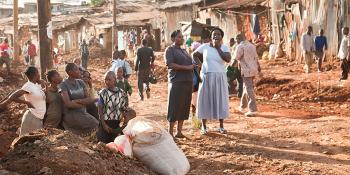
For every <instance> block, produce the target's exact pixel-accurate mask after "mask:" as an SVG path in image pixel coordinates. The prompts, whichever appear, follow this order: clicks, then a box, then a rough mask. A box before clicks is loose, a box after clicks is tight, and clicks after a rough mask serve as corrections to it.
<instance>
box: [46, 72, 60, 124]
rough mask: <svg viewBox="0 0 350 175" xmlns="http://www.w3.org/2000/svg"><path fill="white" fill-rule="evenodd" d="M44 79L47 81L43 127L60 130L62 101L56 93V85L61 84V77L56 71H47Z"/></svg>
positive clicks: (57, 92)
mask: <svg viewBox="0 0 350 175" xmlns="http://www.w3.org/2000/svg"><path fill="white" fill-rule="evenodd" d="M46 79H47V80H48V81H49V83H50V84H49V86H48V87H47V95H46V108H47V111H46V116H45V119H44V127H50V128H59V129H61V128H62V126H61V124H62V123H61V122H62V119H63V100H62V97H61V94H60V93H59V91H58V85H59V84H60V83H61V82H62V77H61V75H60V74H59V73H58V72H57V70H49V71H48V72H47V73H46Z"/></svg>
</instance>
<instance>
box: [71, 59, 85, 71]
mask: <svg viewBox="0 0 350 175" xmlns="http://www.w3.org/2000/svg"><path fill="white" fill-rule="evenodd" d="M73 63H75V64H76V65H77V66H78V67H79V70H80V72H81V73H82V72H83V71H85V69H84V68H83V66H81V59H79V58H76V59H74V60H73Z"/></svg>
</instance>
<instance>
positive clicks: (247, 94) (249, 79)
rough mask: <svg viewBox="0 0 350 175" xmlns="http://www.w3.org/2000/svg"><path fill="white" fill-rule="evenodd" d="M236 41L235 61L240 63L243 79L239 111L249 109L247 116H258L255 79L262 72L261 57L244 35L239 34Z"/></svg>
mask: <svg viewBox="0 0 350 175" xmlns="http://www.w3.org/2000/svg"><path fill="white" fill-rule="evenodd" d="M236 40H237V43H239V44H238V45H237V49H236V52H235V57H236V58H235V59H236V60H238V62H239V65H240V67H241V74H242V79H243V94H242V98H241V103H240V107H239V110H240V111H241V112H243V110H244V109H245V108H246V107H248V108H249V111H248V112H247V113H245V115H246V116H248V117H251V116H254V115H256V114H257V111H258V109H257V106H256V100H255V93H254V83H253V78H254V77H255V76H257V75H259V73H260V71H261V69H260V65H259V61H258V60H259V57H258V55H257V53H256V48H255V46H254V45H253V44H252V43H250V42H249V41H246V38H245V35H244V34H238V35H237V36H236Z"/></svg>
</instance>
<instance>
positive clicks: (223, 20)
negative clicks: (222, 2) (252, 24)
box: [198, 11, 239, 44]
mask: <svg viewBox="0 0 350 175" xmlns="http://www.w3.org/2000/svg"><path fill="white" fill-rule="evenodd" d="M208 18H209V19H211V25H212V26H218V27H220V28H221V29H222V30H223V31H224V33H225V36H224V38H223V40H224V43H225V44H228V42H229V41H230V38H233V37H234V36H235V35H236V34H238V32H239V31H238V29H237V19H236V15H234V14H223V13H216V12H214V11H208V12H207V11H200V12H199V18H198V22H200V23H204V24H205V23H206V19H208Z"/></svg>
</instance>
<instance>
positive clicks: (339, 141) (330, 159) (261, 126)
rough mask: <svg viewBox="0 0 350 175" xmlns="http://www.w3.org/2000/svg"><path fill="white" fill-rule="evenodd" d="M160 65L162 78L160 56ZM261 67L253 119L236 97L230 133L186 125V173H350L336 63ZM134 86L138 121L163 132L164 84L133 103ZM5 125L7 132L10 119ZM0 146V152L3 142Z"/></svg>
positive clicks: (1, 136) (343, 88)
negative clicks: (318, 69) (307, 69)
mask: <svg viewBox="0 0 350 175" xmlns="http://www.w3.org/2000/svg"><path fill="white" fill-rule="evenodd" d="M157 65H158V66H160V68H161V69H162V70H163V71H162V72H163V74H166V72H165V71H164V70H165V69H164V64H163V61H162V60H161V57H158V60H157ZM262 65H263V66H262V67H263V72H264V78H259V79H256V82H255V83H256V93H257V99H258V108H259V112H260V113H259V115H258V116H256V117H252V118H247V117H245V116H243V115H242V114H240V113H239V112H238V110H237V107H238V102H239V99H237V98H236V97H234V96H232V97H230V111H231V116H230V118H229V119H228V120H226V122H225V128H226V129H227V130H228V134H225V135H222V134H219V133H218V132H216V130H217V127H218V122H217V121H212V122H210V124H209V129H210V134H209V135H207V136H202V135H200V134H199V130H198V129H196V128H194V127H193V126H192V123H191V120H189V121H187V122H185V131H184V133H185V134H186V135H187V136H188V139H183V140H178V141H177V143H178V145H179V147H181V148H182V149H183V150H184V152H185V153H186V155H187V157H188V158H189V161H190V163H191V172H190V173H189V174H193V175H195V174H349V173H348V172H349V171H350V135H349V131H348V130H349V128H350V124H349V122H348V120H349V118H348V116H349V115H348V114H349V107H348V106H349V105H350V103H349V101H348V98H349V94H350V90H349V81H345V82H339V81H337V80H338V74H339V71H338V69H337V68H336V67H334V68H333V67H332V65H333V64H332V65H331V67H330V71H326V72H323V73H320V74H319V73H311V74H304V73H303V72H302V65H295V64H287V63H285V62H284V61H274V62H269V63H268V62H262ZM334 65H336V64H334ZM107 68H108V61H105V60H102V62H101V60H95V61H93V63H92V67H91V69H90V70H91V72H92V77H93V79H94V84H95V86H96V88H97V89H99V88H100V87H102V86H103V81H101V80H102V78H101V77H102V75H103V73H104V72H105V71H106V70H107ZM314 70H315V69H314ZM131 83H132V86H133V87H134V93H133V95H132V96H131V98H130V105H131V107H132V108H134V109H135V110H136V111H137V115H138V116H142V117H147V118H150V119H153V120H155V121H157V122H160V123H162V124H163V125H164V127H167V121H166V110H167V83H166V82H160V83H158V84H155V85H152V86H151V93H152V96H151V98H150V99H146V100H145V101H143V102H141V101H139V100H138V99H139V97H138V94H137V86H136V77H135V76H132V77H131ZM16 86H18V85H16ZM11 110H12V111H13V110H14V107H11ZM2 120H3V121H2V123H1V126H2V127H4V126H5V125H7V124H5V123H4V122H9V121H8V120H5V119H2ZM19 120H20V115H18V116H17V117H16V120H15V121H16V122H14V125H15V126H17V127H18V123H19V122H18V121H19ZM11 126H13V125H11ZM14 128H15V127H10V129H8V128H2V129H1V130H0V140H1V141H3V140H9V139H11V138H12V137H11V136H12V135H14V131H15V129H14ZM10 134H12V135H10ZM1 143H3V142H1ZM4 143H5V142H4ZM0 148H1V150H0V153H3V152H4V149H5V148H6V144H5V146H1V147H0ZM1 151H2V152H1Z"/></svg>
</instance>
